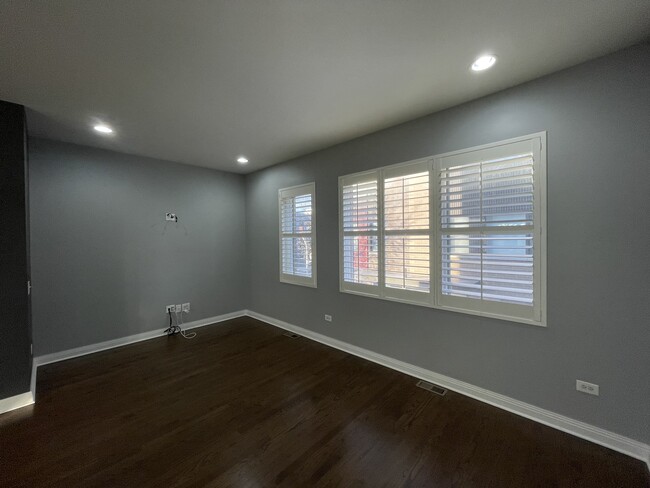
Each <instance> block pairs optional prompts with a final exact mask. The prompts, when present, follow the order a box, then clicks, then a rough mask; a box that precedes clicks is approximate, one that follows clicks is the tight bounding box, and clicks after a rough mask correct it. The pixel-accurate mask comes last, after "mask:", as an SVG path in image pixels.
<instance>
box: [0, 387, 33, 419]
mask: <svg viewBox="0 0 650 488" xmlns="http://www.w3.org/2000/svg"><path fill="white" fill-rule="evenodd" d="M33 403H34V395H32V392H31V391H28V392H25V393H21V394H20V395H15V396H12V397H9V398H3V399H2V400H0V414H3V413H5V412H11V411H12V410H16V409H17V408H22V407H26V406H27V405H32V404H33Z"/></svg>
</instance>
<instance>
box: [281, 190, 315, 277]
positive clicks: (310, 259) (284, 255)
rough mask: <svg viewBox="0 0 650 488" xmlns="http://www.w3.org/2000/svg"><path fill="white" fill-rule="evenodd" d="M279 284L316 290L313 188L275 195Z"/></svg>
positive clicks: (285, 191)
mask: <svg viewBox="0 0 650 488" xmlns="http://www.w3.org/2000/svg"><path fill="white" fill-rule="evenodd" d="M278 211H279V250H280V281H281V282H283V283H290V284H294V285H302V286H309V287H312V288H315V287H316V283H317V281H316V185H315V183H307V184H304V185H298V186H292V187H290V188H282V189H280V190H279V191H278Z"/></svg>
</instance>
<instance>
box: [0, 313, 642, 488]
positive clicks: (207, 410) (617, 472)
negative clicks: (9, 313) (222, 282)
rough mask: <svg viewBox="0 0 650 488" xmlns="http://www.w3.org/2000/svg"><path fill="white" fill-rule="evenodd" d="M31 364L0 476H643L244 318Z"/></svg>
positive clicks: (17, 480) (625, 461) (63, 483)
mask: <svg viewBox="0 0 650 488" xmlns="http://www.w3.org/2000/svg"><path fill="white" fill-rule="evenodd" d="M197 332H198V335H197V337H196V339H193V340H186V339H183V338H182V337H179V336H176V337H171V338H167V337H163V338H158V339H152V340H150V341H146V342H141V343H138V344H133V345H129V346H125V347H121V348H118V349H112V350H108V351H103V352H100V353H97V354H93V355H89V356H84V357H80V358H76V359H72V360H68V361H64V362H60V363H55V364H51V365H47V366H43V367H40V368H39V371H38V389H37V391H38V398H37V403H36V404H35V405H32V406H30V407H25V408H23V409H20V410H17V411H14V412H9V413H6V414H4V415H0V446H1V449H0V487H12V488H18V487H41V486H47V487H71V486H83V487H115V486H119V487H131V486H133V487H148V486H155V487H158V486H167V487H195V486H196V487H208V486H209V487H222V486H223V487H226V486H236V487H247V486H251V487H260V486H282V487H292V488H293V487H302V486H308V487H339V486H350V487H363V486H367V487H373V488H374V487H380V486H388V487H397V486H403V487H416V486H418V487H429V486H430V487H447V486H449V487H452V486H459V487H489V486H494V487H499V488H504V487H537V486H539V487H600V486H603V487H604V486H607V487H634V488H636V487H643V486H650V474H649V473H648V471H647V468H646V466H645V465H644V463H642V462H641V461H637V460H634V459H632V458H629V457H626V456H624V455H621V454H619V453H616V452H614V451H611V450H609V449H606V448H603V447H600V446H597V445H595V444H592V443H589V442H586V441H584V440H581V439H578V438H576V437H573V436H570V435H568V434H565V433H563V432H559V431H557V430H554V429H551V428H549V427H545V426H543V425H540V424H538V423H535V422H532V421H530V420H527V419H524V418H521V417H517V416H515V415H513V414H510V413H508V412H505V411H503V410H500V409H497V408H495V407H492V406H489V405H486V404H483V403H481V402H478V401H476V400H472V399H470V398H467V397H464V396H462V395H458V394H455V393H453V392H448V393H447V394H446V395H445V396H438V395H435V394H432V393H430V392H427V391H424V390H421V389H419V388H416V387H415V383H416V381H415V380H414V379H413V378H410V377H408V376H405V375H403V374H401V373H398V372H395V371H392V370H389V369H387V368H384V367H381V366H378V365H376V364H373V363H370V362H367V361H365V360H363V359H360V358H357V357H354V356H350V355H348V354H346V353H343V352H341V351H338V350H335V349H331V348H328V347H327V346H324V345H322V344H318V343H315V342H312V341H309V340H307V339H305V338H299V339H290V338H287V337H285V336H284V335H283V334H282V331H280V330H279V329H276V328H274V327H271V326H269V325H266V324H263V323H261V322H258V321H256V320H254V319H251V318H247V317H242V318H238V319H233V320H231V321H229V322H226V323H221V324H218V325H214V326H209V327H203V328H201V329H197Z"/></svg>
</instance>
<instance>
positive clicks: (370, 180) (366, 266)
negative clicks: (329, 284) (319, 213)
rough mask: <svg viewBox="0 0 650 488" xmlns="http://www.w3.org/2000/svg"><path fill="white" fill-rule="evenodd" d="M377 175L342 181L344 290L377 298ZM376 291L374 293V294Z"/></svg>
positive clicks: (353, 177)
mask: <svg viewBox="0 0 650 488" xmlns="http://www.w3.org/2000/svg"><path fill="white" fill-rule="evenodd" d="M377 182H378V178H377V172H372V173H371V174H363V175H356V176H352V177H348V178H345V179H343V180H342V181H341V184H340V188H341V190H340V191H341V194H340V200H341V201H340V211H341V230H342V233H341V234H342V235H341V240H342V242H341V251H342V257H343V259H342V263H341V268H342V269H341V274H342V280H341V287H342V288H343V289H345V290H347V291H356V292H361V293H370V294H376V293H377V291H376V287H377V286H378V284H379V227H378V222H379V207H378V201H379V200H378V198H379V196H378V184H377ZM373 287H374V288H375V290H374V291H373Z"/></svg>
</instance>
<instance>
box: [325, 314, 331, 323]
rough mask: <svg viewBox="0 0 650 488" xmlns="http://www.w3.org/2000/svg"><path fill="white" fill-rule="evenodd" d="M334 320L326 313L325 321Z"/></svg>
mask: <svg viewBox="0 0 650 488" xmlns="http://www.w3.org/2000/svg"><path fill="white" fill-rule="evenodd" d="M331 321H332V316H331V315H328V314H325V322H331Z"/></svg>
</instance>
